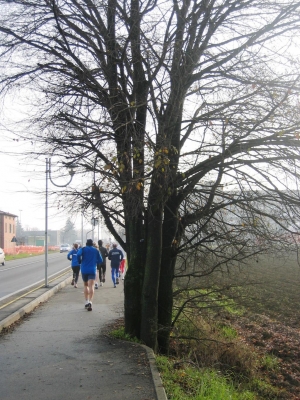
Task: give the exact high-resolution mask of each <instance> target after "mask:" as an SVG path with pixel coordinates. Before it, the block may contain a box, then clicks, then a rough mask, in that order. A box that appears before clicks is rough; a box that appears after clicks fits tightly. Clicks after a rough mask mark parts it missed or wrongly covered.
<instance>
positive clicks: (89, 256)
mask: <svg viewBox="0 0 300 400" xmlns="http://www.w3.org/2000/svg"><path fill="white" fill-rule="evenodd" d="M77 257H78V260H79V262H80V264H81V276H82V280H83V284H84V297H85V308H86V309H87V310H88V311H92V304H93V297H94V286H95V279H96V270H97V264H100V263H102V261H103V260H102V256H101V254H100V253H99V251H98V250H97V249H96V248H95V247H93V241H92V239H88V240H87V241H86V246H85V247H83V248H81V249H79V250H78V253H77Z"/></svg>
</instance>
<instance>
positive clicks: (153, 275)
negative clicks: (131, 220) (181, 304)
mask: <svg viewBox="0 0 300 400" xmlns="http://www.w3.org/2000/svg"><path fill="white" fill-rule="evenodd" d="M161 239H162V207H161V208H157V209H156V212H155V213H152V212H151V213H150V212H149V217H148V232H147V253H146V267H145V275H144V284H143V293H142V324H141V340H142V341H143V342H144V343H145V344H146V345H147V346H149V347H151V348H152V349H153V350H154V351H156V350H157V299H158V285H159V275H160V259H161V244H162V243H161Z"/></svg>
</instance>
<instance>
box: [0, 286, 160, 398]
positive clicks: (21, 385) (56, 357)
mask: <svg viewBox="0 0 300 400" xmlns="http://www.w3.org/2000/svg"><path fill="white" fill-rule="evenodd" d="M70 280H71V279H70V278H68V279H67V280H66V281H65V282H66V283H67V285H66V286H64V287H63V288H62V289H61V290H60V291H58V292H57V293H56V294H55V290H53V294H55V295H54V296H52V297H51V298H50V299H49V300H48V301H46V302H45V303H42V304H41V305H40V306H39V307H37V308H36V309H34V311H33V312H32V313H31V314H30V315H29V316H27V317H25V318H24V320H23V321H22V322H21V323H20V324H19V325H18V326H16V327H15V329H14V330H12V332H10V333H4V334H3V333H1V334H0V388H1V390H0V393H1V395H0V398H1V400H16V399H19V400H27V399H28V400H40V399H43V400H44V399H45V400H48V399H49V400H50V399H51V400H54V399H55V400H60V399H65V400H69V399H70V400H71V399H72V400H77V399H78V400H85V399H91V400H94V399H102V400H110V399H116V400H119V399H120V400H126V399H128V400H166V395H165V392H164V389H163V387H162V384H161V380H160V377H159V374H158V372H157V369H156V366H155V362H154V357H153V352H152V350H150V349H149V348H147V347H146V346H141V345H138V344H134V343H130V342H125V341H121V340H115V339H112V338H110V337H108V336H107V335H105V333H104V332H105V327H107V325H108V324H110V323H113V322H114V321H115V320H116V319H118V318H120V317H121V316H122V314H123V282H122V283H121V284H120V285H118V287H117V288H116V289H114V288H113V287H112V285H110V284H109V283H106V285H105V286H104V287H100V288H99V289H98V290H95V296H94V301H93V311H91V312H88V311H87V310H85V308H84V296H83V288H82V286H83V284H82V281H80V285H79V288H78V289H75V288H74V287H73V286H71V285H70ZM43 301H44V299H43ZM27 312H28V310H27ZM21 315H22V312H20V316H21Z"/></svg>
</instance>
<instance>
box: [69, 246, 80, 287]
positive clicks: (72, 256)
mask: <svg viewBox="0 0 300 400" xmlns="http://www.w3.org/2000/svg"><path fill="white" fill-rule="evenodd" d="M77 252H78V244H77V243H74V244H73V249H72V250H71V251H69V253H68V255H67V259H68V260H69V261H71V268H72V270H73V279H72V282H71V285H74V288H77V287H78V286H77V282H78V277H79V272H80V265H79V261H78V257H77Z"/></svg>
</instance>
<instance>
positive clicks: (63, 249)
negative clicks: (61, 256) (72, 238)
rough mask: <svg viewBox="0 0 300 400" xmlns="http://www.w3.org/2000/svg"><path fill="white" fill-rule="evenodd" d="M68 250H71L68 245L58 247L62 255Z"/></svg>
mask: <svg viewBox="0 0 300 400" xmlns="http://www.w3.org/2000/svg"><path fill="white" fill-rule="evenodd" d="M70 250H71V246H70V245H69V244H67V243H65V244H61V245H60V249H59V252H60V253H64V252H65V251H68V252H69V251H70Z"/></svg>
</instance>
